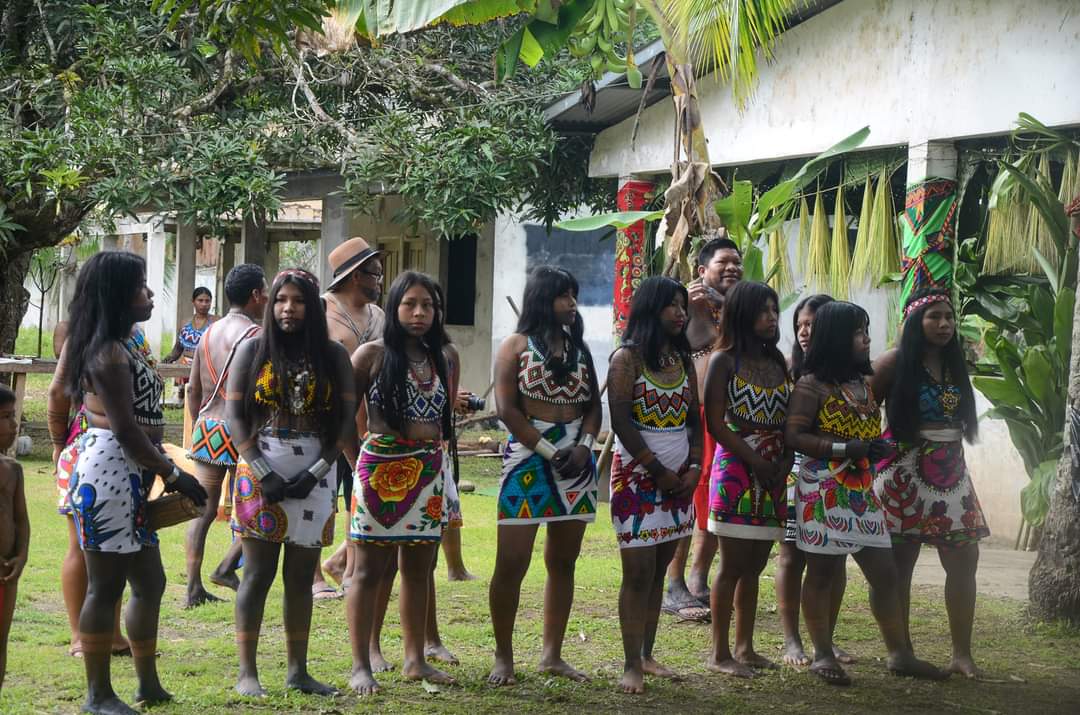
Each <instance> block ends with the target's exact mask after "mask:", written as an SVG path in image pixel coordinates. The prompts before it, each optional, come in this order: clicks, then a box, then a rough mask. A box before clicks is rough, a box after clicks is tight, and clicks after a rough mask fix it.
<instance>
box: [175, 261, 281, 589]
mask: <svg viewBox="0 0 1080 715" xmlns="http://www.w3.org/2000/svg"><path fill="white" fill-rule="evenodd" d="M225 297H226V298H227V299H228V301H229V312H228V313H226V315H225V317H224V318H221V319H220V320H218V321H217V322H215V323H214V324H213V325H211V326H210V327H209V328H207V330H206V334H205V335H204V336H203V338H202V340H201V341H200V343H199V347H198V348H197V349H196V350H195V358H194V361H193V362H192V363H191V381H190V383H189V384H190V387H189V388H188V393H189V396H190V399H189V400H188V401H187V409H188V411H189V412H190V413H191V420H192V425H193V427H192V432H191V452H190V453H189V455H188V456H189V457H191V460H192V461H193V462H194V463H195V478H196V479H198V480H199V483H200V484H202V485H203V488H204V489H206V493H207V495H208V496H209V498H208V499H207V501H206V509H205V510H204V511H203V513H202V515H201V516H199V517H198V518H197V519H193V520H192V521H191V523H190V525H189V526H188V530H187V538H186V540H185V547H186V551H187V599H186V601H185V604H184V607H185V608H194V607H195V606H199V605H201V604H203V603H207V602H210V601H220V600H221V599H220V598H218V597H217V596H214V595H213V594H211V593H210V592H208V591H207V590H206V588H205V587H204V586H203V582H202V562H203V551H204V550H205V548H206V534H207V532H208V531H209V530H210V525H211V524H213V523H214V519H215V518H216V517H217V510H218V503H219V501H220V499H221V486H222V482H223V481H224V479H225V474H226V472H229V471H234V470H235V468H236V460H237V454H236V446H235V445H234V444H233V441H232V436H231V434H230V432H229V426H228V423H227V422H226V421H225V397H224V395H225V382H226V380H227V379H228V378H227V375H228V372H229V366H230V365H231V364H232V357H233V354H234V348H235V347H236V346H237V345H239V344H240V343H241V342H243V341H244V340H246V339H248V338H250V337H253V336H255V335H258V334H259V331H260V330H261V329H262V328H261V326H262V319H263V311H264V310H265V307H266V275H265V274H264V273H263V269H262V266H257V265H255V264H254V263H243V264H241V265H239V266H236V267H235V268H233V269H232V270H231V271H229V274H228V275H227V276H226V277H225ZM240 550H241V549H240V539H234V540H233V543H232V545H231V546H230V547H229V551H228V553H227V554H226V555H225V558H224V559H222V561H221V563H220V564H219V565H218V567H217V569H215V570H214V572H213V573H212V574H211V575H210V580H211V581H212V582H214V583H216V584H217V585H219V586H224V587H226V588H231V589H233V590H234V591H235V590H236V589H237V587H238V586H239V583H240V582H239V579H237V577H236V564H237V562H238V559H239V556H240Z"/></svg>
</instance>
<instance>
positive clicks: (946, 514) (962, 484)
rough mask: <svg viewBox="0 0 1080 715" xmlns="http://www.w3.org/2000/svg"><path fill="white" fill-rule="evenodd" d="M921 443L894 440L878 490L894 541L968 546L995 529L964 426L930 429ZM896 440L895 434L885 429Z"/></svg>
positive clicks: (882, 467) (880, 469)
mask: <svg viewBox="0 0 1080 715" xmlns="http://www.w3.org/2000/svg"><path fill="white" fill-rule="evenodd" d="M919 436H920V438H921V439H920V440H919V441H918V442H916V443H915V444H904V443H898V442H895V441H893V444H894V445H895V447H896V450H897V451H896V454H895V455H894V456H893V457H892V458H890V459H888V460H885V461H883V462H881V463H880V464H879V465H878V476H877V479H876V481H875V484H874V488H875V491H876V492H877V495H878V497H879V498H880V499H881V503H882V506H884V508H885V519H886V521H887V523H888V526H889V532H890V533H891V534H892V539H893V542H894V543H919V544H932V545H933V546H938V547H955V546H966V545H968V544H972V543H976V542H978V541H979V540H980V539H985V538H986V537H987V536H989V535H990V528H989V527H988V526H987V524H986V517H985V516H983V511H982V507H981V506H979V497H978V496H976V494H975V486H974V485H973V484H972V483H971V475H970V474H969V473H968V470H967V464H966V463H965V461H964V443H963V442H962V439H963V433H962V432H961V431H960V430H959V429H940V430H925V431H923V432H921V433H920V435H919ZM885 438H886V439H890V440H892V435H891V434H889V433H888V432H886V433H885Z"/></svg>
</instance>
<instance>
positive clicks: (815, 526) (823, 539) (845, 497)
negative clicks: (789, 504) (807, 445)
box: [794, 456, 892, 555]
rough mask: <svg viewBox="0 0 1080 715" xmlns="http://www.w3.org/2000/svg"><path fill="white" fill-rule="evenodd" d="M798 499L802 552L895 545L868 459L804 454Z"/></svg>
mask: <svg viewBox="0 0 1080 715" xmlns="http://www.w3.org/2000/svg"><path fill="white" fill-rule="evenodd" d="M795 499H796V502H797V503H796V504H795V505H794V506H795V509H796V510H797V513H796V519H797V523H798V534H797V539H798V541H797V543H798V546H799V549H801V550H802V551H809V552H812V553H816V554H830V555H839V554H851V553H855V552H856V551H860V550H862V549H863V548H864V547H867V546H870V547H875V548H884V549H887V548H890V547H891V545H892V543H891V541H890V539H889V530H888V527H886V525H885V511H884V509H882V507H881V502H880V501H879V500H878V498H877V495H876V494H875V493H874V470H873V468H872V467H871V466H870V460H869V459H866V458H863V459H814V458H811V457H806V456H804V457H803V462H802V466H801V467H800V469H799V481H798V483H797V484H796V485H795Z"/></svg>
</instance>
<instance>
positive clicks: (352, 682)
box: [349, 669, 379, 696]
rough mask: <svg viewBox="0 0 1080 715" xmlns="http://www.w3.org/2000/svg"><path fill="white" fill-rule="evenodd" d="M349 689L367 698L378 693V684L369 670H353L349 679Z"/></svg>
mask: <svg viewBox="0 0 1080 715" xmlns="http://www.w3.org/2000/svg"><path fill="white" fill-rule="evenodd" d="M349 687H350V688H352V691H353V692H354V693H356V694H357V695H362V696H368V695H374V694H375V693H377V692H379V683H378V682H376V680H375V678H374V677H373V676H372V675H371V671H370V670H362V669H354V670H353V672H352V676H351V677H350V678H349Z"/></svg>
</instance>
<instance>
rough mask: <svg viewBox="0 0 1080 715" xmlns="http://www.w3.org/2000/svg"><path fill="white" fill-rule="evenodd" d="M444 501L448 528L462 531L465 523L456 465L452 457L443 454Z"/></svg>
mask: <svg viewBox="0 0 1080 715" xmlns="http://www.w3.org/2000/svg"><path fill="white" fill-rule="evenodd" d="M443 464H444V465H445V468H444V472H445V474H444V475H443V499H444V500H445V503H446V508H445V512H446V526H447V528H454V529H460V528H461V527H462V525H463V524H464V523H465V520H464V519H463V518H462V516H461V496H460V495H459V494H458V488H457V484H455V483H454V474H453V469H454V465H453V462H452V461H451V459H450V455H448V454H446V452H445V451H444V452H443Z"/></svg>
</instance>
